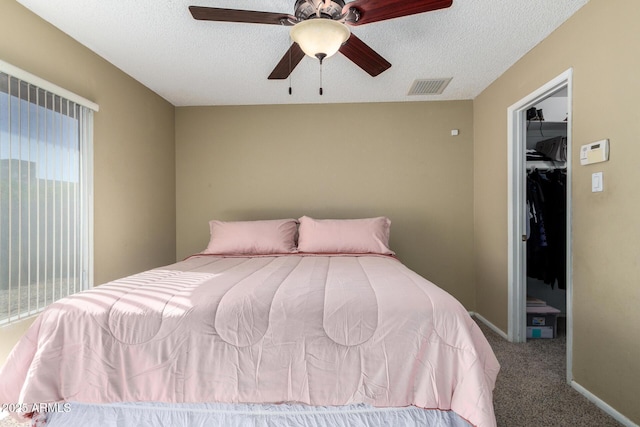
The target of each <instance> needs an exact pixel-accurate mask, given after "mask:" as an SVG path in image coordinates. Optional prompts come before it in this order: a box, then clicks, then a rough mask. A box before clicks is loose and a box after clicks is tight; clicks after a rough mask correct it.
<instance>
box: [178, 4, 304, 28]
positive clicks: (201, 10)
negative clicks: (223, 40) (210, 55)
mask: <svg viewBox="0 0 640 427" xmlns="http://www.w3.org/2000/svg"><path fill="white" fill-rule="evenodd" d="M189 11H190V12H191V15H192V16H193V17H194V18H195V19H197V20H200V21H222V22H244V23H248V24H274V25H293V22H295V21H296V18H295V17H293V16H291V15H287V14H286V13H273V12H258V11H253V10H237V9H220V8H217V7H201V6H189ZM291 20H293V22H291Z"/></svg>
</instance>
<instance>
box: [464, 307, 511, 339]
mask: <svg viewBox="0 0 640 427" xmlns="http://www.w3.org/2000/svg"><path fill="white" fill-rule="evenodd" d="M469 315H470V316H471V317H475V318H476V319H478V320H479V321H481V322H482V323H484V324H485V325H487V326H488V327H489V329H491V330H492V331H493V332H495V333H496V334H498V335H500V336H501V337H502V338H504V339H505V340H507V341H509V336H508V335H507V334H506V333H505V332H504V331H503V330H502V329H500V328H498V327H497V326H496V325H494V324H493V323H491V322H489V321H488V320H487V319H485V318H484V317H482V316H481V315H480V314H478V313H476V312H474V311H470V312H469Z"/></svg>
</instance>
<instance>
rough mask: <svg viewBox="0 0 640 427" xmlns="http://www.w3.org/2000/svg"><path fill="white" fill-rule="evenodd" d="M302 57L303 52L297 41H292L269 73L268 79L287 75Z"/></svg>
mask: <svg viewBox="0 0 640 427" xmlns="http://www.w3.org/2000/svg"><path fill="white" fill-rule="evenodd" d="M302 58H304V52H303V51H302V49H300V46H299V45H298V43H293V44H292V45H291V47H290V48H289V50H288V51H287V53H285V54H284V56H283V57H282V59H281V60H280V62H278V65H276V68H274V69H273V71H272V72H271V74H269V77H268V78H269V80H283V79H286V78H287V77H289V74H291V72H292V71H293V69H294V68H296V66H297V65H298V64H299V63H300V61H302Z"/></svg>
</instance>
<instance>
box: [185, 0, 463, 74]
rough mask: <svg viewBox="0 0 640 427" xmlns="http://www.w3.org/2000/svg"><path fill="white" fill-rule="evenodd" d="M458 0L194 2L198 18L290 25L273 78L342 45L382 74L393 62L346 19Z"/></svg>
mask: <svg viewBox="0 0 640 427" xmlns="http://www.w3.org/2000/svg"><path fill="white" fill-rule="evenodd" d="M452 2H453V0H354V1H352V2H349V3H346V4H345V2H344V1H343V0H296V2H295V6H294V15H288V14H286V13H273V12H259V11H252V10H237V9H222V8H215V7H202V6H189V11H190V12H191V15H192V16H193V17H194V18H195V19H198V20H203V21H219V22H242V23H249V24H272V25H284V26H290V27H292V28H291V38H292V39H293V40H294V42H293V44H292V45H291V47H290V48H289V50H288V51H287V52H286V53H285V54H284V56H283V57H282V59H281V60H280V62H278V64H277V65H276V67H275V68H274V70H273V71H272V72H271V74H270V75H269V77H268V78H269V79H271V80H273V79H286V78H287V77H289V75H290V74H291V72H292V71H293V69H294V68H295V67H296V66H297V65H298V64H299V63H300V61H301V60H302V58H303V57H304V55H305V53H306V54H307V55H309V56H311V57H316V58H318V59H319V60H320V63H322V60H323V59H324V58H325V57H329V56H331V55H333V54H334V53H336V52H337V51H339V52H340V53H342V54H343V55H344V56H346V57H347V58H349V59H350V60H351V61H352V62H354V63H355V64H356V65H357V66H359V67H360V68H362V69H363V70H364V71H366V72H367V73H369V74H370V75H371V76H372V77H375V76H377V75H378V74H380V73H382V72H383V71H385V70H387V69H388V68H389V67H391V64H390V63H389V62H388V61H387V60H386V59H384V58H383V57H382V56H380V55H379V54H378V53H377V52H376V51H375V50H373V49H372V48H371V47H369V46H368V45H367V44H365V43H364V42H363V41H362V40H360V39H359V38H358V37H356V36H355V35H354V34H353V33H351V31H350V30H349V28H348V27H347V25H349V26H358V25H364V24H369V23H372V22H378V21H384V20H387V19H393V18H399V17H402V16H408V15H415V14H418V13H423V12H430V11H433V10H437V9H444V8H447V7H449V6H451V4H452Z"/></svg>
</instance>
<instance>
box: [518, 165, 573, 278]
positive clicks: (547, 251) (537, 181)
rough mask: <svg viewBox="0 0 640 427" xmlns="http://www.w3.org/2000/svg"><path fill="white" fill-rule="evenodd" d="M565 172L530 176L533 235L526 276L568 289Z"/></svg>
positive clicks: (533, 173)
mask: <svg viewBox="0 0 640 427" xmlns="http://www.w3.org/2000/svg"><path fill="white" fill-rule="evenodd" d="M566 182H567V181H566V174H565V173H564V172H562V171H560V170H556V171H553V172H547V173H542V172H538V171H533V172H531V173H530V174H529V175H528V176H527V201H528V204H529V206H530V209H529V210H530V213H529V216H530V228H531V238H530V239H529V240H527V276H529V277H532V278H535V279H539V280H542V281H544V283H546V284H548V285H550V286H551V287H552V288H553V287H554V286H555V283H556V282H557V283H558V288H560V289H566V282H567V281H566V248H567V245H566V232H567V224H566V214H567V202H566V201H567V199H566V196H567V190H566Z"/></svg>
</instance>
